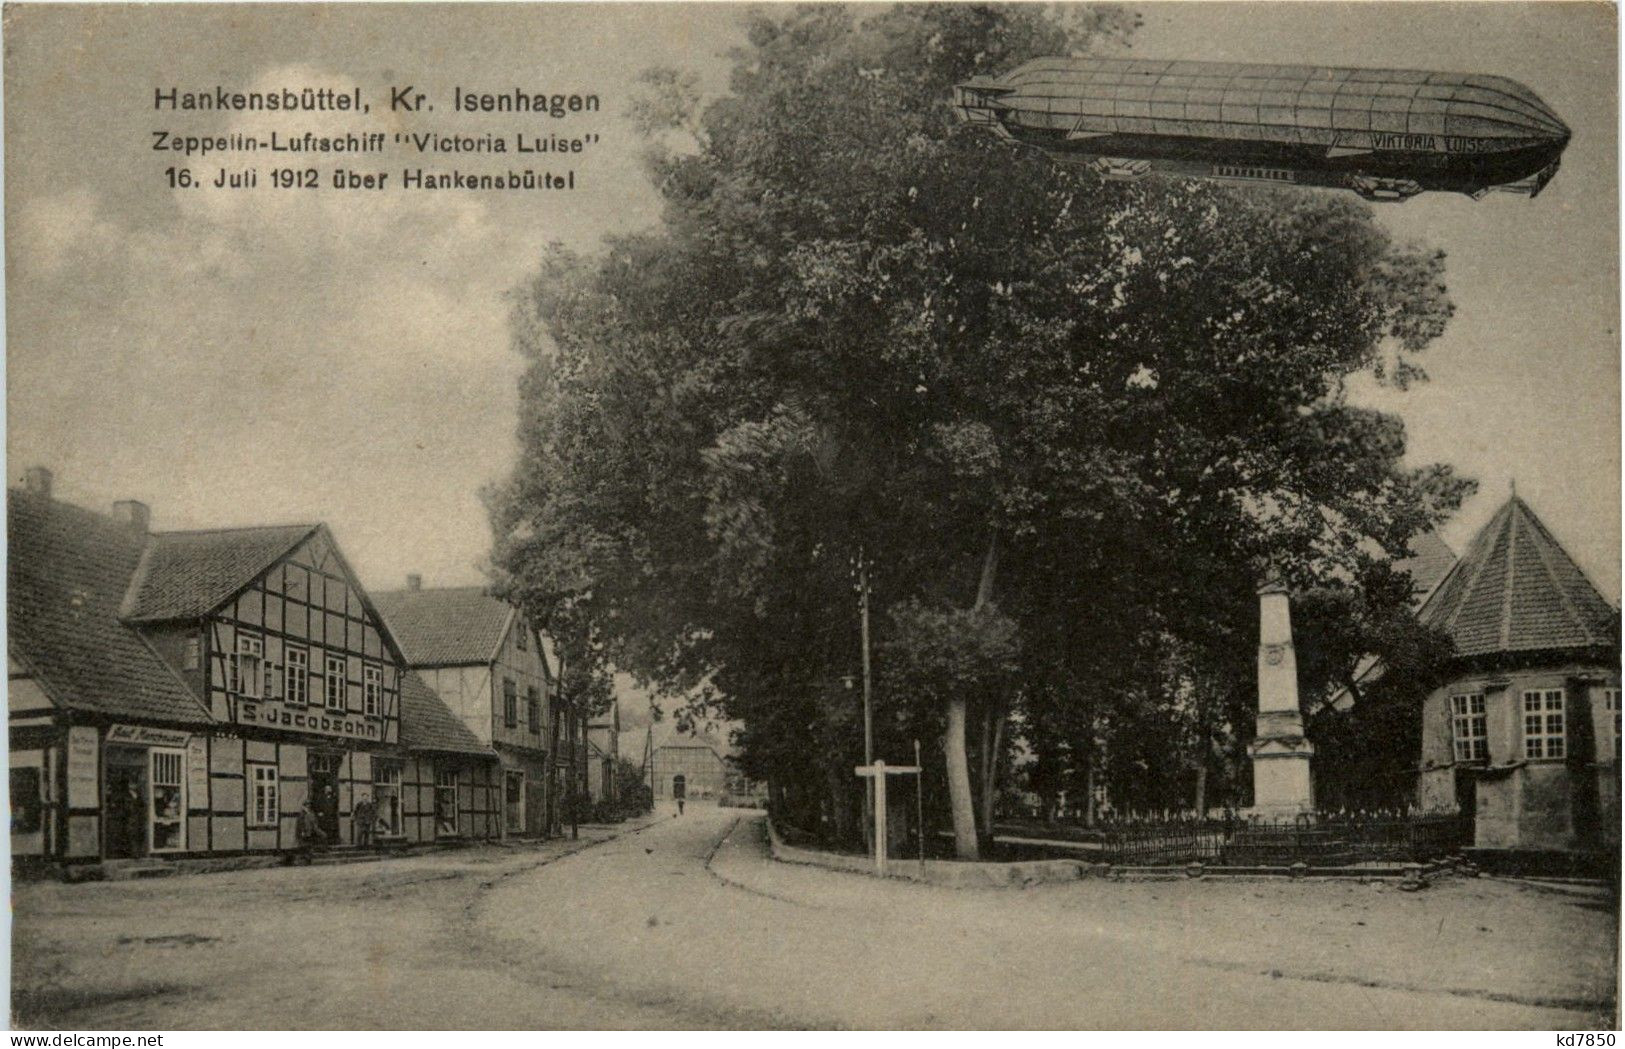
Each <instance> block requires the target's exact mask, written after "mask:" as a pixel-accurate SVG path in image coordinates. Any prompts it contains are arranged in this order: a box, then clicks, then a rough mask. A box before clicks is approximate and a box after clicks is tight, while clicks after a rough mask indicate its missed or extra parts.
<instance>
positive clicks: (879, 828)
mask: <svg viewBox="0 0 1625 1049" xmlns="http://www.w3.org/2000/svg"><path fill="white" fill-rule="evenodd" d="M856 771H857V774H858V775H860V776H866V777H869V778H871V779H872V780H873V781H874V785H875V873H876V874H879V875H880V876H881V877H885V876H886V777H887V776H917V775H919V772H920V766H918V765H887V764H886V763H885V762H884V761H876V762H875V763H874V764H873V765H859V766H858V767H857V770H856Z"/></svg>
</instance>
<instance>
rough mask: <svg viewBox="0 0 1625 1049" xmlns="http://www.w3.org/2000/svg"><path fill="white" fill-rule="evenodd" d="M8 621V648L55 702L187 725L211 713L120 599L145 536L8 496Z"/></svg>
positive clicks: (75, 511)
mask: <svg viewBox="0 0 1625 1049" xmlns="http://www.w3.org/2000/svg"><path fill="white" fill-rule="evenodd" d="M6 522H7V529H8V538H7V543H8V547H7V555H8V556H7V567H6V580H7V587H8V589H7V596H6V618H7V626H8V629H9V631H10V644H11V648H12V650H13V652H14V653H15V654H16V655H17V656H18V657H19V658H20V661H21V662H22V663H24V664H25V665H26V666H27V667H28V668H29V669H30V670H32V671H33V672H34V673H36V674H38V675H39V678H40V681H41V684H42V685H43V686H44V688H45V690H46V692H47V693H48V694H49V695H50V696H51V698H52V699H53V700H55V701H56V702H57V703H58V704H60V705H62V706H64V707H69V708H72V709H75V710H84V711H91V712H94V713H99V714H108V715H112V716H115V717H127V718H151V719H155V720H163V721H170V722H179V723H184V724H207V723H209V722H211V721H212V720H213V719H212V718H211V717H210V716H209V712H208V710H207V709H206V708H205V707H204V706H203V704H202V702H201V701H200V700H199V699H198V698H197V697H196V696H195V694H194V693H193V692H192V690H191V689H189V688H188V687H187V686H186V684H185V683H184V682H183V681H182V680H181V679H180V677H179V676H178V675H177V674H176V673H175V672H174V671H173V670H172V669H171V668H170V666H169V665H168V664H167V663H165V662H164V661H163V660H162V659H161V658H159V656H158V654H157V653H156V652H154V651H153V649H152V648H151V647H150V646H149V645H148V644H147V642H146V641H145V640H143V639H142V637H141V636H140V634H138V633H137V632H136V631H135V630H134V629H133V628H131V627H129V626H127V625H125V624H124V623H122V622H120V621H119V606H120V603H121V601H122V600H123V598H124V594H125V589H126V587H127V586H128V585H129V582H130V578H131V575H132V574H133V573H134V572H135V570H136V565H137V564H138V563H139V562H140V561H141V555H142V549H143V547H144V546H145V545H146V542H147V537H146V535H145V534H144V533H142V532H138V531H136V530H135V529H133V528H131V527H130V526H128V525H125V524H121V523H120V522H117V521H114V520H113V519H111V518H109V517H104V516H103V515H101V514H97V513H93V512H91V511H89V510H85V509H81V508H80V507H77V506H72V505H69V504H68V503H62V502H57V501H55V500H52V499H50V498H49V497H47V496H41V495H37V494H34V493H30V492H25V491H20V490H15V489H13V490H11V491H9V492H8V493H7V500H6Z"/></svg>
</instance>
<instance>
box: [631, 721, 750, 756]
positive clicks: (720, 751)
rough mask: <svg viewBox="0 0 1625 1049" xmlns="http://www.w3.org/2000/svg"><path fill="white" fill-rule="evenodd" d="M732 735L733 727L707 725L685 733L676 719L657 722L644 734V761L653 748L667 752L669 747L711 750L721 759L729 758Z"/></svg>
mask: <svg viewBox="0 0 1625 1049" xmlns="http://www.w3.org/2000/svg"><path fill="white" fill-rule="evenodd" d="M731 735H732V731H731V726H728V725H710V724H707V725H702V726H699V727H698V729H697V730H696V731H691V732H683V731H681V730H679V729H678V727H677V722H676V720H675V719H672V718H667V719H666V720H664V721H656V722H655V723H654V724H653V725H652V726H651V727H650V728H649V729H648V730H647V731H646V732H645V733H644V751H645V753H644V760H645V761H647V760H648V751H649V749H650V748H651V746H652V749H654V750H665V749H666V748H668V747H672V748H678V749H685V750H686V749H701V750H709V751H711V752H712V753H713V754H715V755H716V756H717V757H719V758H722V757H727V756H728V754H729V753H730V751H731V745H730V744H729V742H728V738H729V736H731Z"/></svg>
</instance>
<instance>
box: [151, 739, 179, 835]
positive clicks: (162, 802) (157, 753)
mask: <svg viewBox="0 0 1625 1049" xmlns="http://www.w3.org/2000/svg"><path fill="white" fill-rule="evenodd" d="M147 755H148V761H149V765H148V770H147V771H148V775H149V776H150V777H151V782H152V796H151V805H152V808H151V810H150V812H149V816H150V819H151V824H150V825H151V828H152V851H153V852H180V851H181V850H183V849H185V848H186V782H185V780H184V779H183V777H184V775H185V764H186V752H185V751H182V750H170V749H168V748H160V747H153V748H152V749H151V750H149V751H148V752H147Z"/></svg>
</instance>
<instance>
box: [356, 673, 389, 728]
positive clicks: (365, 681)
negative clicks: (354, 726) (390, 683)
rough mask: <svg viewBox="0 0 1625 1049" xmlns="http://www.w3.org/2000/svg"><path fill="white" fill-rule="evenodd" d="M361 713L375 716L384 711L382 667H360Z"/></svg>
mask: <svg viewBox="0 0 1625 1049" xmlns="http://www.w3.org/2000/svg"><path fill="white" fill-rule="evenodd" d="M361 682H362V684H361V696H362V700H361V702H362V713H364V714H366V715H367V716H368V717H374V718H375V717H377V716H378V715H380V714H382V713H383V712H384V671H383V668H382V667H374V666H364V667H362V668H361Z"/></svg>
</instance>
